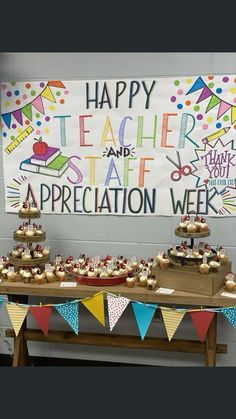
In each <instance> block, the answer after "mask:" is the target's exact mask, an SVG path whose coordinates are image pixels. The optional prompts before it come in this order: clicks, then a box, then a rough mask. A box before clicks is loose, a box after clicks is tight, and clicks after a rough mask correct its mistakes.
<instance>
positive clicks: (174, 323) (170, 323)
mask: <svg viewBox="0 0 236 419" xmlns="http://www.w3.org/2000/svg"><path fill="white" fill-rule="evenodd" d="M161 314H162V317H163V321H164V325H165V328H166V333H167V336H168V339H169V341H171V339H172V337H173V336H174V334H175V332H176V330H177V328H178V326H179V324H180V322H181V320H182V319H183V317H184V315H185V311H176V310H174V309H171V308H170V309H169V308H168V309H167V308H164V307H161Z"/></svg>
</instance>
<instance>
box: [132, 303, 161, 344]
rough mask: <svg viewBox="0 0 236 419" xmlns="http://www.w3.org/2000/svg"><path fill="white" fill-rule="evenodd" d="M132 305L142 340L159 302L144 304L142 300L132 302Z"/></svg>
mask: <svg viewBox="0 0 236 419" xmlns="http://www.w3.org/2000/svg"><path fill="white" fill-rule="evenodd" d="M132 307H133V311H134V315H135V318H136V322H137V325H138V329H139V333H140V336H141V338H142V340H143V339H144V338H145V335H146V333H147V330H148V327H149V325H150V323H151V321H152V318H153V316H154V314H155V311H156V308H157V304H143V303H140V302H136V301H135V302H132Z"/></svg>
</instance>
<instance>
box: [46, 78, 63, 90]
mask: <svg viewBox="0 0 236 419" xmlns="http://www.w3.org/2000/svg"><path fill="white" fill-rule="evenodd" d="M48 86H53V87H59V88H60V87H62V88H63V89H65V86H64V84H63V83H62V82H61V81H60V80H49V82H48Z"/></svg>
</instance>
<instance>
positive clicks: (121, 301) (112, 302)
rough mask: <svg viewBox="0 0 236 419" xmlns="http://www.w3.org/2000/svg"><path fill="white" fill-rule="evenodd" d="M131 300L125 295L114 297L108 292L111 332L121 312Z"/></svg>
mask: <svg viewBox="0 0 236 419" xmlns="http://www.w3.org/2000/svg"><path fill="white" fill-rule="evenodd" d="M129 302H130V300H129V299H128V298H125V297H113V296H112V295H110V294H107V304H108V317H109V324H110V332H111V331H112V329H113V328H114V326H115V325H116V323H117V322H118V320H119V318H120V316H121V314H122V313H123V312H124V310H125V309H126V307H127V305H128V304H129Z"/></svg>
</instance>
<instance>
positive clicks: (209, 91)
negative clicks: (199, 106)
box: [196, 86, 212, 103]
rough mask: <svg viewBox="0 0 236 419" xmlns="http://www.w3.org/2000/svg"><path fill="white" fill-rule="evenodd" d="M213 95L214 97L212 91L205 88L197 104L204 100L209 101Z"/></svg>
mask: <svg viewBox="0 0 236 419" xmlns="http://www.w3.org/2000/svg"><path fill="white" fill-rule="evenodd" d="M211 95H212V91H211V90H210V89H209V88H208V87H207V86H206V87H204V89H203V91H202V93H201V94H200V96H199V98H198V100H197V102H196V103H199V102H202V101H203V100H205V99H207V98H208V97H209V96H211Z"/></svg>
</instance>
